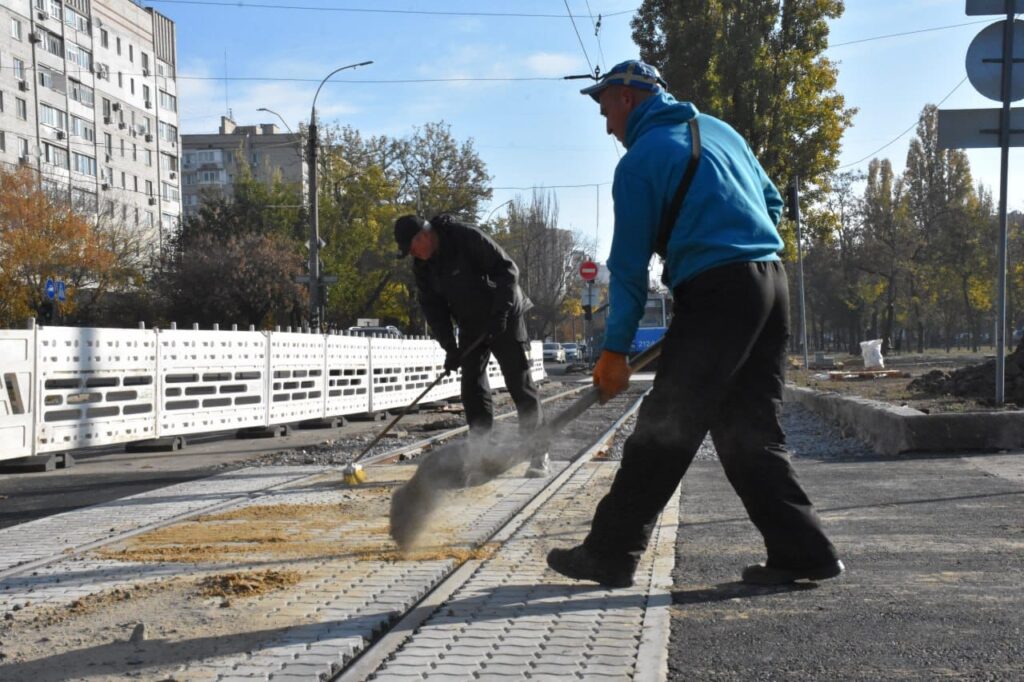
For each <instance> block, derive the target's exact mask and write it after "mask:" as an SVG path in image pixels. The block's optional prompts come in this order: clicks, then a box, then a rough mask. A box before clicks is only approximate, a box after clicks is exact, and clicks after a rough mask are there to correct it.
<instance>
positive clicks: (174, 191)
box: [160, 182, 178, 201]
mask: <svg viewBox="0 0 1024 682" xmlns="http://www.w3.org/2000/svg"><path fill="white" fill-rule="evenodd" d="M160 185H161V186H162V188H163V192H162V193H161V195H162V196H163V198H164V200H165V201H177V200H178V188H177V187H175V186H174V185H172V184H171V183H169V182H162V183H160Z"/></svg>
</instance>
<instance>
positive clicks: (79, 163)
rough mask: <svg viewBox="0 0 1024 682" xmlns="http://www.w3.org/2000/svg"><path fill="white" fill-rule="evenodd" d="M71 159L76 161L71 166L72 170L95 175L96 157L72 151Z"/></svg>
mask: <svg viewBox="0 0 1024 682" xmlns="http://www.w3.org/2000/svg"><path fill="white" fill-rule="evenodd" d="M71 159H72V161H74V165H73V166H72V167H71V168H72V170H75V171H77V172H79V173H83V174H85V175H92V176H94V177H95V175H96V159H94V158H92V157H91V156H86V155H85V154H79V153H78V152H74V153H72V155H71Z"/></svg>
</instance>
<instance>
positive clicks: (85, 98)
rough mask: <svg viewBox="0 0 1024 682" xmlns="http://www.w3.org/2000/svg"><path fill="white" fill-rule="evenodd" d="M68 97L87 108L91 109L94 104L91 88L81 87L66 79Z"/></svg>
mask: <svg viewBox="0 0 1024 682" xmlns="http://www.w3.org/2000/svg"><path fill="white" fill-rule="evenodd" d="M68 95H69V96H70V97H71V99H73V100H75V101H76V102H78V103H80V104H84V105H86V106H87V107H91V106H92V105H93V103H94V102H95V100H94V95H93V91H92V88H90V87H89V86H88V85H82V84H81V83H79V82H78V81H76V80H72V79H68Z"/></svg>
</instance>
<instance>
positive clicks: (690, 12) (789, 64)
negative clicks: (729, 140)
mask: <svg viewBox="0 0 1024 682" xmlns="http://www.w3.org/2000/svg"><path fill="white" fill-rule="evenodd" d="M843 9H844V7H843V3H842V1H841V0H644V2H643V4H642V5H641V7H640V9H639V11H638V12H637V15H636V16H635V17H634V19H633V23H632V26H633V40H634V41H636V43H637V45H639V46H640V56H641V57H642V58H643V59H644V60H645V61H647V62H650V63H652V64H654V65H656V66H657V67H658V68H659V69H660V70H661V71H662V74H663V75H664V76H665V78H666V80H667V81H668V83H669V90H670V91H671V92H672V93H673V94H675V95H676V97H677V98H679V99H683V100H690V101H693V102H694V103H695V104H696V105H697V107H698V108H699V109H701V110H703V111H706V112H708V113H710V114H713V115H714V116H717V117H719V118H722V119H723V120H725V121H727V122H728V123H729V124H731V125H732V126H733V127H734V128H736V130H737V131H739V132H740V134H742V135H743V136H744V137H745V138H746V139H747V141H748V143H749V144H750V147H751V149H753V150H754V153H755V154H756V155H757V157H758V158H759V159H760V160H761V163H762V164H763V165H764V167H765V170H766V171H767V173H768V176H769V177H771V178H772V179H774V180H775V182H776V183H777V184H779V185H780V186H782V185H785V184H787V183H788V182H789V179H790V178H792V177H793V176H794V175H799V176H800V178H802V179H803V180H804V181H807V182H809V183H811V184H813V185H820V184H821V183H823V182H824V180H825V178H826V175H827V174H828V173H830V172H831V171H833V170H835V168H836V166H837V163H838V162H837V159H838V155H839V143H840V139H841V138H842V135H843V132H844V131H845V130H846V129H847V128H848V127H849V126H850V123H851V120H852V117H853V114H854V113H855V110H854V109H852V108H847V107H846V102H845V100H844V98H843V96H842V95H841V94H839V93H838V92H837V91H836V90H835V86H836V74H837V67H836V64H835V63H834V62H832V61H830V60H829V59H827V58H825V57H824V56H822V54H823V52H824V51H825V49H826V48H827V46H828V24H827V20H828V19H835V18H838V17H839V16H841V15H842V13H843Z"/></svg>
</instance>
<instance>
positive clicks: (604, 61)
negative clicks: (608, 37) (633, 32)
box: [585, 0, 608, 71]
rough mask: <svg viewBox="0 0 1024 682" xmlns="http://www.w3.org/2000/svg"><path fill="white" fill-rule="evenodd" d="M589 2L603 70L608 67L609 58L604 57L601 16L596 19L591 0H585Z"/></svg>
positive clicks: (588, 8) (588, 6) (591, 20)
mask: <svg viewBox="0 0 1024 682" xmlns="http://www.w3.org/2000/svg"><path fill="white" fill-rule="evenodd" d="M585 1H586V4H587V14H589V15H590V23H591V24H592V25H593V26H594V39H595V40H597V53H598V54H600V55H601V70H602V71H603V70H606V69H607V68H608V60H607V59H605V57H604V48H603V47H602V46H601V17H602V15H600V14H598V15H597V20H596V21H595V20H594V12H593V11H592V10H591V9H590V0H585Z"/></svg>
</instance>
